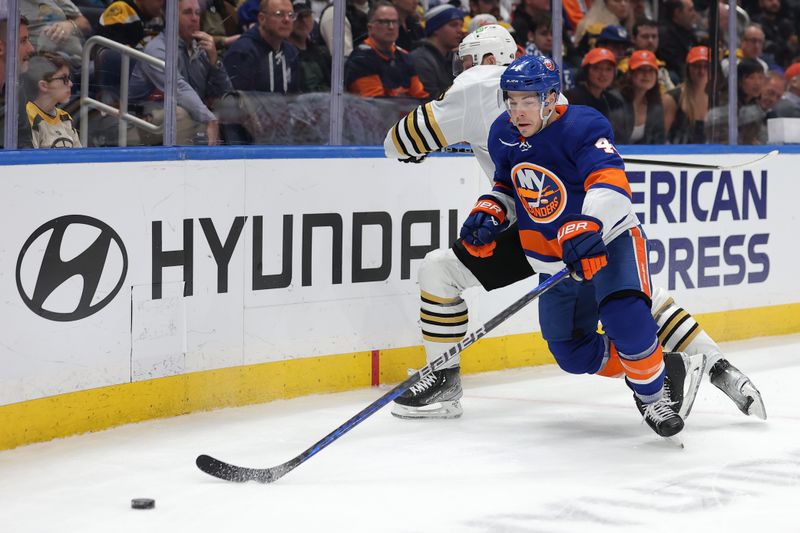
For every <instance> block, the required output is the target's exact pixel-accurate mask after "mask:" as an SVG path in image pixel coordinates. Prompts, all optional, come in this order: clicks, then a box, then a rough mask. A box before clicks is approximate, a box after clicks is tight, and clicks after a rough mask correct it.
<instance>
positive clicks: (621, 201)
mask: <svg viewBox="0 0 800 533" xmlns="http://www.w3.org/2000/svg"><path fill="white" fill-rule="evenodd" d="M556 112H557V113H558V115H559V117H558V118H557V119H556V120H555V121H551V122H550V124H549V125H548V126H547V127H546V128H544V129H543V130H542V131H540V132H539V133H537V134H535V135H533V136H531V137H527V138H525V137H522V135H521V134H520V132H519V130H518V129H517V128H516V127H515V126H514V125H513V124H512V123H511V120H510V117H509V115H508V113H503V114H501V115H500V116H499V117H498V118H497V119H496V120H495V121H494V123H493V124H492V127H491V128H490V130H489V153H490V154H491V156H492V160H493V162H494V164H495V175H494V188H493V190H492V194H493V195H494V196H496V197H497V198H498V199H499V200H500V201H502V202H503V204H504V205H505V206H506V208H507V209H508V210H509V213H510V215H511V216H512V217H516V219H517V222H518V224H519V233H520V241H521V243H522V248H523V250H524V251H525V254H526V255H527V256H528V261H529V262H530V263H531V264H532V266H533V268H534V269H535V270H536V271H537V272H544V273H554V272H556V271H558V270H559V269H561V268H562V267H563V263H562V262H561V247H560V246H559V244H558V239H557V233H558V230H559V228H560V227H561V226H562V225H563V223H564V218H565V217H566V216H567V215H569V214H575V213H583V214H585V215H590V216H592V217H594V218H597V219H599V220H600V221H601V222H602V223H603V240H604V241H605V242H606V243H608V242H611V241H612V240H613V239H614V238H616V237H617V236H619V235H620V234H622V233H623V232H624V231H626V230H628V229H630V228H632V227H635V226H637V225H638V224H639V221H638V219H637V218H636V215H635V214H634V212H633V208H632V206H631V202H630V197H631V191H630V186H629V185H628V179H627V177H626V176H625V171H624V168H625V167H624V163H623V161H622V158H621V157H620V155H619V153H617V150H616V148H615V147H614V144H613V141H614V134H613V131H612V129H611V124H609V122H608V120H607V119H606V118H605V117H604V116H603V115H602V114H600V113H599V112H598V111H596V110H595V109H593V108H591V107H587V106H580V105H570V106H557V111H556Z"/></svg>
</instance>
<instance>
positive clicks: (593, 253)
mask: <svg viewBox="0 0 800 533" xmlns="http://www.w3.org/2000/svg"><path fill="white" fill-rule="evenodd" d="M566 220H567V222H566V223H564V224H563V225H562V226H561V229H559V230H558V244H559V245H560V246H561V257H562V258H563V259H564V262H565V263H566V264H567V265H568V266H569V267H570V268H571V269H572V271H573V272H574V273H575V274H577V275H579V276H581V277H582V278H583V279H586V280H590V279H592V278H593V277H594V275H595V274H597V272H598V271H599V270H600V269H601V268H603V267H604V266H606V265H607V264H608V252H607V251H606V245H605V243H604V242H603V233H602V232H603V223H602V222H600V221H599V220H597V219H596V218H594V217H590V216H588V215H581V214H577V215H570V216H568V217H567V218H566Z"/></svg>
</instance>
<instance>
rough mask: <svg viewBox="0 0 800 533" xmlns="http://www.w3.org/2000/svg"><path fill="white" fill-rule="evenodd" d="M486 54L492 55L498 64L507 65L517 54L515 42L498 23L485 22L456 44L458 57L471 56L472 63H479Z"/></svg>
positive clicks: (462, 58)
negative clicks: (485, 23)
mask: <svg viewBox="0 0 800 533" xmlns="http://www.w3.org/2000/svg"><path fill="white" fill-rule="evenodd" d="M486 54H492V55H494V58H495V60H496V61H497V64H498V65H508V64H510V63H511V62H512V61H514V58H515V57H516V56H517V44H516V42H515V41H514V38H513V37H512V36H511V34H510V33H509V32H508V30H507V29H505V28H504V27H502V26H500V25H499V24H487V25H486V26H481V27H480V28H478V29H477V30H475V31H473V32H472V33H470V34H469V35H467V36H466V37H464V39H463V40H462V41H461V44H460V45H459V46H458V57H459V59H461V60H462V61H463V60H464V58H465V57H467V56H471V57H472V64H473V65H480V64H481V61H483V58H484V57H485V56H486Z"/></svg>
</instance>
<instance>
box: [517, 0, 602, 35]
mask: <svg viewBox="0 0 800 533" xmlns="http://www.w3.org/2000/svg"><path fill="white" fill-rule="evenodd" d="M598 1H600V0H598ZM550 9H551V6H550V0H522V1H521V2H520V3H519V5H517V8H516V9H515V10H514V14H513V16H512V17H511V20H512V23H511V25H512V26H513V27H514V33H513V35H514V39H516V41H517V44H520V45H522V46H525V44H526V39H527V40H528V41H530V38H528V33H529V32H531V31H534V30H535V28H536V27H537V25H536V24H535V23H534V20H536V19H541V18H542V17H544V16H547V17H549V16H550Z"/></svg>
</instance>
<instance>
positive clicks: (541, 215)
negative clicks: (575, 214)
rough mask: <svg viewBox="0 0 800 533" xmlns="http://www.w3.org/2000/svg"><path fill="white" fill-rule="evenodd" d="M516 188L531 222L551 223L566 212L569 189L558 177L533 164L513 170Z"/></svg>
mask: <svg viewBox="0 0 800 533" xmlns="http://www.w3.org/2000/svg"><path fill="white" fill-rule="evenodd" d="M511 178H512V180H513V182H514V188H515V189H516V190H517V196H519V199H520V202H521V203H522V205H523V206H524V207H525V211H527V212H528V216H530V217H531V220H533V221H534V222H538V223H541V224H545V223H547V222H551V221H553V220H555V219H556V218H558V216H559V215H560V214H561V213H563V212H564V208H565V207H566V205H567V189H566V188H565V187H564V184H563V183H562V182H561V180H560V179H559V177H558V176H556V175H555V174H553V173H552V172H551V171H549V170H547V169H546V168H543V167H540V166H538V165H534V164H533V163H520V164H518V165H516V166H515V167H514V168H513V169H512V170H511Z"/></svg>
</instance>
